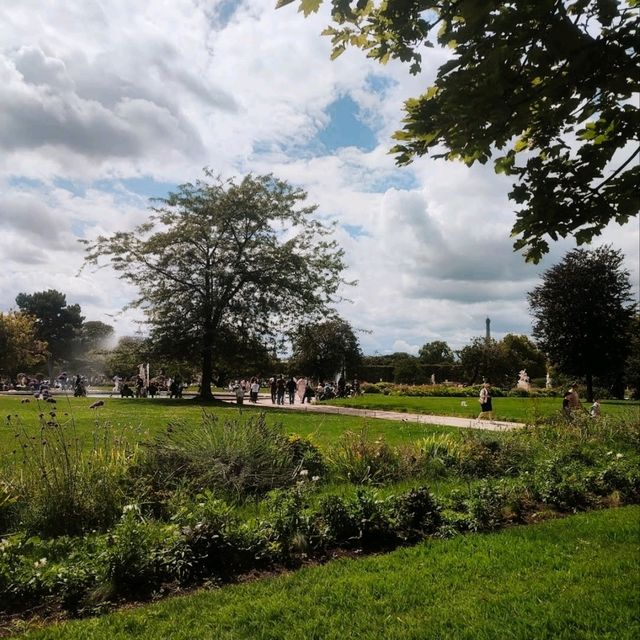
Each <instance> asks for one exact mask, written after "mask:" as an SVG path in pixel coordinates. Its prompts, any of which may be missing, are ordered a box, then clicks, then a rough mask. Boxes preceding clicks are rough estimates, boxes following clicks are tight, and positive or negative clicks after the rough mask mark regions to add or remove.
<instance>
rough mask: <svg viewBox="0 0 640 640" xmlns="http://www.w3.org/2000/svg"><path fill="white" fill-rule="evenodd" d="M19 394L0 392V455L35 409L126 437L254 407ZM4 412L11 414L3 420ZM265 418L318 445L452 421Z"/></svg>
mask: <svg viewBox="0 0 640 640" xmlns="http://www.w3.org/2000/svg"><path fill="white" fill-rule="evenodd" d="M23 399H24V398H23V397H15V396H0V455H2V453H4V454H7V453H9V454H10V453H11V452H12V451H13V449H14V442H15V434H16V432H17V431H19V430H20V428H22V427H24V428H25V429H26V430H27V431H29V432H30V433H33V434H35V433H37V432H38V431H39V426H38V425H39V424H40V418H39V414H41V413H43V414H44V416H45V418H46V417H48V414H49V412H50V411H55V412H56V414H57V416H56V417H57V419H58V420H59V421H60V423H62V424H67V425H69V426H70V425H71V424H72V423H74V424H75V425H76V427H77V430H78V433H79V434H80V435H82V434H83V433H90V432H91V431H92V428H93V426H94V424H95V423H96V422H97V423H99V424H101V425H102V424H109V425H111V426H112V429H113V431H114V433H116V434H122V435H123V436H124V437H126V438H127V439H128V440H129V441H131V442H139V441H146V440H149V439H151V438H153V436H154V435H155V434H157V433H160V432H161V431H163V430H164V429H166V427H167V425H168V424H169V423H171V422H183V423H185V424H186V425H197V424H198V423H199V421H200V418H201V415H202V411H203V410H206V411H210V412H213V413H215V414H216V415H218V416H220V417H223V418H224V417H238V416H239V414H240V413H241V414H242V416H243V418H244V417H246V416H248V415H252V414H256V413H258V412H259V411H260V409H258V408H256V407H252V406H251V405H245V407H244V408H243V409H242V411H240V410H239V409H238V408H237V407H236V406H234V405H224V406H220V405H209V406H202V405H199V404H197V403H196V402H194V401H193V400H188V399H184V400H169V399H168V398H156V399H155V400H152V399H149V398H140V399H121V398H105V399H104V402H105V405H104V406H103V407H99V408H98V409H89V406H90V405H91V403H92V402H94V401H95V399H94V398H64V397H59V398H58V401H57V403H56V404H55V405H53V404H50V403H47V402H43V401H36V400H34V399H33V398H31V399H30V402H29V403H26V404H22V400H23ZM8 416H11V418H10V420H8V418H7V417H8ZM266 416H267V419H268V420H269V421H277V422H281V423H282V424H283V426H284V428H285V430H286V431H287V432H289V433H298V434H300V435H303V436H311V437H312V438H313V440H314V442H316V443H317V444H318V445H320V446H324V445H327V444H329V443H332V442H335V441H336V440H337V439H338V438H339V437H340V435H341V434H342V433H343V432H344V431H347V430H359V429H362V428H366V429H367V431H368V432H369V433H370V434H371V435H372V436H376V437H377V436H378V435H381V436H383V437H384V438H385V440H387V442H389V443H390V444H399V443H401V442H407V441H411V440H415V439H417V438H421V437H424V436H425V435H428V434H430V433H443V432H453V431H456V429H455V428H454V427H441V426H430V425H423V424H415V423H413V424H411V423H404V422H397V421H391V420H379V419H375V418H360V417H354V416H341V415H331V414H320V413H313V414H312V413H307V412H296V411H290V410H277V409H268V410H267V411H266Z"/></svg>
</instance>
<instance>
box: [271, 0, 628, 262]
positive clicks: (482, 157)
mask: <svg viewBox="0 0 640 640" xmlns="http://www.w3.org/2000/svg"><path fill="white" fill-rule="evenodd" d="M294 1H296V0H278V6H283V5H286V4H289V3H291V2H294ZM321 2H322V0H299V3H300V10H301V11H303V12H304V13H305V14H309V13H310V12H312V11H316V10H317V9H318V7H319V6H320V4H321ZM331 6H332V19H333V22H334V24H333V25H332V26H330V27H329V28H327V29H326V30H325V31H324V34H325V35H329V36H330V37H331V39H332V44H333V55H332V57H334V58H335V57H337V56H338V55H340V54H341V53H342V52H343V51H344V50H345V49H346V47H347V46H355V47H359V48H361V49H363V50H364V51H366V53H367V55H368V56H369V57H371V58H374V59H376V60H379V61H380V62H383V63H384V62H386V61H387V60H389V59H390V58H398V59H400V60H402V61H404V62H408V63H410V65H411V66H410V70H411V72H412V73H414V74H417V73H419V72H420V71H421V65H422V52H423V51H424V47H432V46H434V45H435V44H438V45H440V46H443V47H449V48H450V49H451V54H452V55H451V56H450V57H449V58H448V59H447V61H446V62H444V63H443V64H442V65H441V66H440V68H439V70H438V73H437V76H436V78H435V80H434V81H433V84H432V85H431V86H429V87H426V91H425V93H424V94H423V95H421V96H420V97H418V98H414V99H411V100H408V101H407V102H406V104H405V110H406V115H405V119H404V127H403V129H402V130H401V131H399V132H398V133H396V135H395V137H396V138H397V140H398V141H399V143H398V144H397V145H396V146H395V147H394V148H393V150H392V151H393V152H395V154H396V158H397V162H398V163H399V164H407V163H409V162H411V161H412V159H413V158H415V157H416V156H422V155H431V156H432V157H435V158H446V159H448V160H462V161H463V162H465V163H466V164H468V165H472V164H473V163H474V162H480V163H485V162H487V161H488V160H489V159H490V158H492V157H494V166H495V170H496V172H499V173H505V174H507V175H509V176H513V177H514V178H515V184H514V187H513V190H512V191H511V193H510V198H511V199H512V200H513V201H514V202H515V203H516V205H517V207H518V208H517V211H516V215H517V217H516V222H515V224H514V226H513V235H514V236H516V238H517V239H516V241H515V248H516V249H524V250H525V255H526V257H527V259H528V260H532V261H534V262H538V261H539V260H540V258H541V256H542V255H543V254H544V253H546V252H547V251H548V239H549V238H551V239H553V240H555V239H556V238H557V237H558V236H561V237H565V236H568V235H575V238H576V241H577V242H578V244H583V243H586V242H589V241H590V240H591V239H592V238H593V237H594V236H595V235H598V234H599V233H600V232H601V231H602V230H603V229H604V227H605V226H606V225H607V224H608V223H609V222H610V221H611V220H615V221H616V222H618V223H620V224H623V223H625V222H627V221H628V220H629V218H630V217H632V216H634V215H636V214H637V213H638V208H639V200H638V195H637V188H636V187H637V184H638V179H639V178H640V167H639V165H638V162H637V155H638V152H639V150H638V144H637V143H638V132H639V131H640V117H639V115H638V109H637V105H636V103H635V101H636V98H634V95H635V96H637V92H638V89H639V85H640V65H638V52H637V38H638V24H639V21H640V18H639V16H640V12H639V11H638V2H637V0H626V2H619V1H616V0H518V2H513V1H496V0H379V1H375V0H371V1H370V2H361V1H358V2H349V0H331ZM430 81H431V79H430V80H428V82H430Z"/></svg>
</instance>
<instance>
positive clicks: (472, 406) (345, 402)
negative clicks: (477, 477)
mask: <svg viewBox="0 0 640 640" xmlns="http://www.w3.org/2000/svg"><path fill="white" fill-rule="evenodd" d="M463 403H464V404H463ZM327 404H331V405H337V406H341V407H355V408H358V409H372V410H377V411H401V412H403V413H404V412H406V413H423V414H430V415H438V416H459V417H461V418H475V417H476V416H477V415H478V413H479V412H480V405H479V403H478V401H477V399H476V398H441V397H434V398H431V397H411V396H391V395H389V396H385V395H383V394H375V393H371V394H369V393H367V394H365V395H362V396H357V397H354V398H336V399H334V400H331V401H329V402H327ZM601 405H602V413H603V415H607V414H611V415H620V414H623V413H626V412H629V413H631V414H633V415H635V416H636V417H637V418H638V419H639V420H640V402H631V401H624V400H604V401H602V402H601ZM583 406H584V407H585V409H588V407H589V406H590V405H588V404H587V403H583ZM561 409H562V398H493V410H494V413H495V417H496V419H498V420H508V421H513V422H531V421H535V420H536V419H539V418H541V417H546V416H550V415H552V414H554V413H557V412H559V411H560V410H561Z"/></svg>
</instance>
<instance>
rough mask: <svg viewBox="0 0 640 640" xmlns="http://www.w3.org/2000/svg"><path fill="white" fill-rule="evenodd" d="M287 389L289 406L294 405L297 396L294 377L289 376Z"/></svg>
mask: <svg viewBox="0 0 640 640" xmlns="http://www.w3.org/2000/svg"><path fill="white" fill-rule="evenodd" d="M286 387H287V396H288V397H289V404H293V399H294V398H295V395H296V381H295V380H294V379H293V376H289V379H288V380H287V385H286Z"/></svg>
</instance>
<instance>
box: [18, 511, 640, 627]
mask: <svg viewBox="0 0 640 640" xmlns="http://www.w3.org/2000/svg"><path fill="white" fill-rule="evenodd" d="M639 535H640V507H627V508H621V509H612V510H606V511H599V512H590V513H586V514H581V515H578V516H572V517H570V518H566V519H563V520H554V521H550V522H546V523H543V524H540V525H535V526H528V527H515V528H511V529H508V530H505V531H502V532H500V533H496V534H490V535H466V536H460V537H457V538H454V539H452V540H431V541H427V542H425V543H423V544H420V545H418V546H416V547H413V548H406V549H400V550H398V551H395V552H393V553H390V554H387V555H382V556H371V557H367V558H363V559H341V560H336V561H332V562H329V563H328V564H326V565H323V566H314V567H308V568H305V569H303V570H301V571H298V572H295V573H291V574H284V575H279V576H277V577H273V578H267V579H262V580H259V581H254V582H249V583H245V584H239V585H234V586H227V587H224V588H221V589H214V590H211V591H200V592H198V593H195V594H192V595H188V596H184V597H178V598H171V599H168V600H165V601H162V602H159V603H156V604H153V605H148V606H143V607H138V608H135V609H131V610H123V611H119V612H116V613H112V614H110V615H107V616H104V617H101V618H94V619H89V620H82V621H73V622H67V623H62V624H56V625H51V626H47V627H45V628H43V629H40V630H33V631H31V632H28V633H27V634H26V635H25V636H24V637H25V638H28V639H29V640H41V639H45V638H46V639H47V640H56V639H60V640H62V639H76V638H77V639H80V638H81V639H82V640H103V639H104V640H122V639H125V638H127V639H129V638H138V639H140V640H145V639H146V638H149V639H154V640H155V639H156V638H171V639H172V640H182V639H184V640H187V639H189V640H190V639H191V638H199V639H209V638H211V639H213V638H216V639H220V640H224V639H240V638H251V639H256V640H267V639H273V640H276V639H277V640H294V639H296V640H297V639H299V638H305V639H318V640H320V639H323V640H329V639H336V640H337V639H341V640H342V639H354V640H355V639H365V638H366V639H369V638H371V639H377V638H394V639H397V640H418V639H423V638H461V639H465V638H468V639H474V640H476V639H479V640H482V639H487V640H488V639H493V638H496V639H498V638H500V639H502V638H512V639H518V638H522V639H525V638H539V639H543V638H554V639H564V638H566V639H567V640H569V639H571V640H573V639H574V638H581V639H594V640H595V639H596V638H597V639H601V638H616V639H619V640H625V639H629V640H631V639H632V638H637V637H638V636H639V634H640V616H639V614H638V612H639V611H640V588H639V587H640V585H639V583H638V575H640V574H639V571H640V554H639V550H638V539H639Z"/></svg>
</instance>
